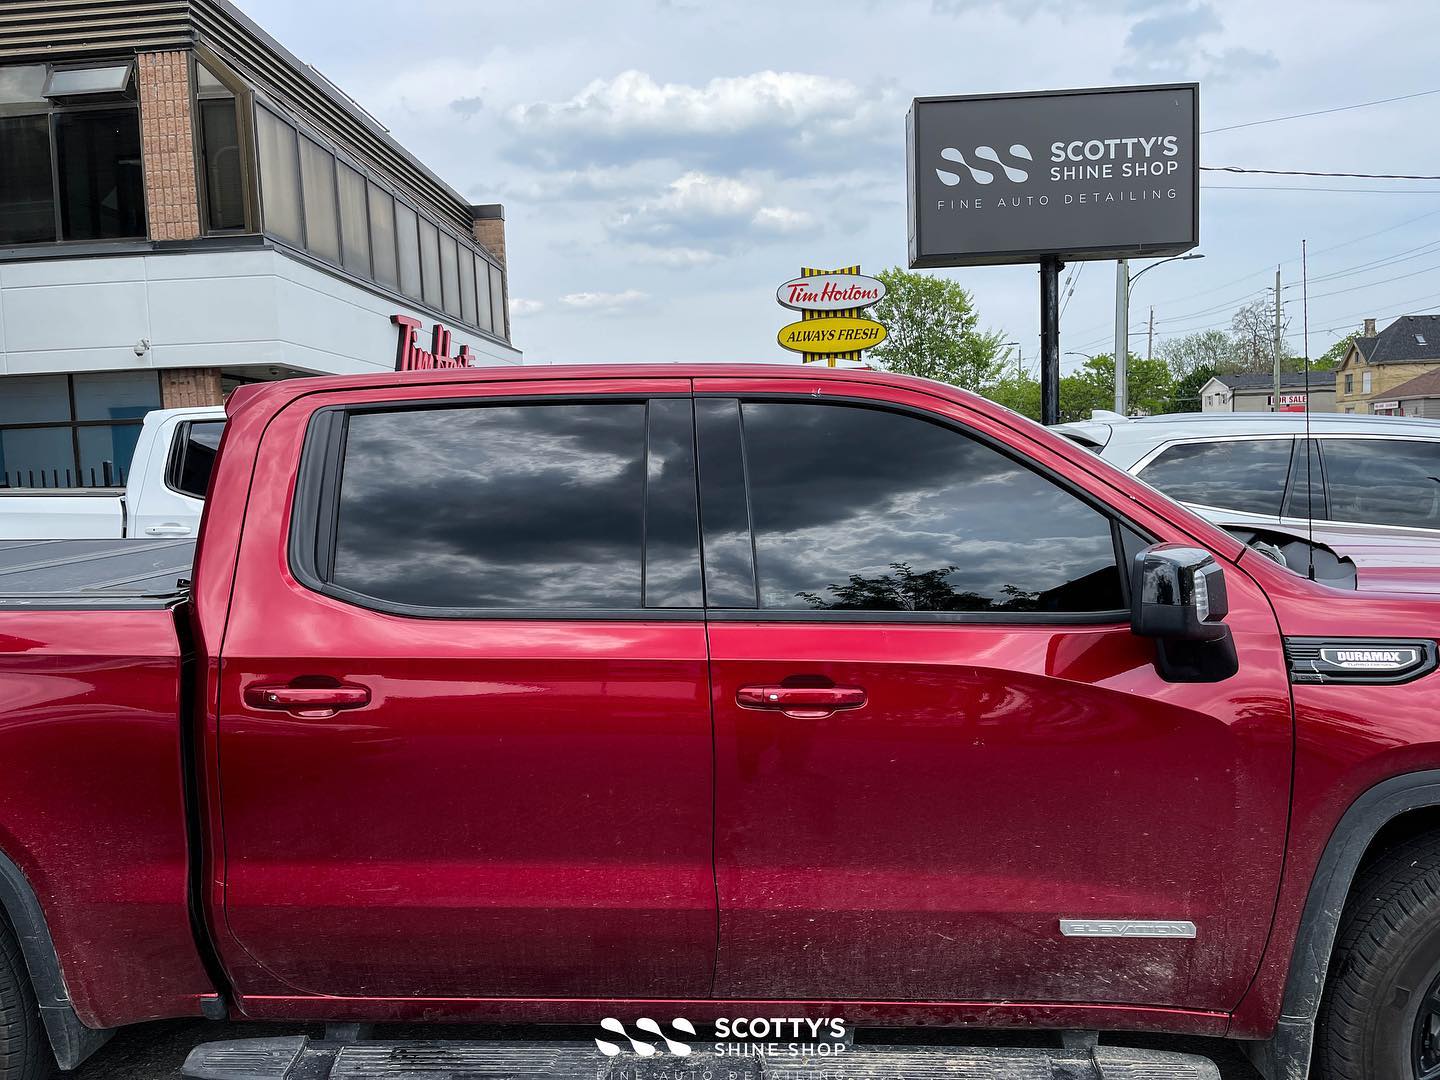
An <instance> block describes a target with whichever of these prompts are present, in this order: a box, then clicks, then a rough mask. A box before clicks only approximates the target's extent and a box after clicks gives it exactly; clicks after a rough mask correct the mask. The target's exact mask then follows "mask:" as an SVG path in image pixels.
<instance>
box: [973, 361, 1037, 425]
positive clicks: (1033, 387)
mask: <svg viewBox="0 0 1440 1080" xmlns="http://www.w3.org/2000/svg"><path fill="white" fill-rule="evenodd" d="M984 394H985V396H986V397H987V398H989V399H990V400H991V401H993V402H995V403H996V404H997V405H1004V406H1005V408H1007V409H1011V410H1013V411H1015V412H1017V413H1019V414H1020V415H1021V416H1028V417H1029V418H1030V419H1031V420H1036V421H1038V420H1039V419H1040V381H1039V380H1038V379H1032V378H1031V377H1030V376H1029V375H1026V374H1024V373H1013V372H1012V373H1011V374H1009V375H1006V376H1004V377H1003V378H1001V379H1000V380H999V381H998V382H996V383H994V384H993V385H992V386H990V387H989V388H988V389H987V390H985V391H984Z"/></svg>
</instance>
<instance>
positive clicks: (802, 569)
mask: <svg viewBox="0 0 1440 1080" xmlns="http://www.w3.org/2000/svg"><path fill="white" fill-rule="evenodd" d="M742 420H743V429H744V441H745V460H746V463H747V468H748V473H749V480H750V513H751V520H752V521H753V523H754V528H755V561H756V571H757V573H758V576H759V584H760V606H761V607H764V608H790V609H794V608H800V609H805V608H812V609H846V610H861V611H906V610H911V611H1005V612H1021V611H1040V612H1085V611H1109V610H1114V609H1117V608H1120V607H1123V606H1124V605H1123V601H1122V599H1121V591H1120V577H1119V573H1118V571H1117V568H1116V561H1115V547H1114V541H1113V538H1112V534H1111V528H1110V521H1109V519H1108V518H1106V517H1105V516H1104V515H1102V514H1101V513H1099V512H1098V511H1096V510H1094V509H1093V508H1091V507H1090V506H1088V505H1086V504H1085V503H1083V502H1081V501H1080V500H1079V499H1078V498H1076V497H1075V496H1074V495H1072V494H1070V493H1069V492H1068V491H1065V490H1064V489H1063V488H1060V487H1058V486H1057V485H1056V484H1054V483H1052V482H1051V481H1049V480H1047V479H1045V478H1044V477H1043V476H1040V475H1039V474H1038V473H1035V472H1032V471H1031V470H1030V469H1027V468H1026V467H1024V466H1023V465H1020V464H1018V463H1017V462H1015V461H1013V460H1011V459H1010V458H1008V457H1006V456H1005V455H1003V454H1001V453H1000V452H999V451H997V450H994V449H991V448H990V447H988V446H986V445H984V444H983V443H980V442H978V441H976V440H974V439H970V438H968V437H966V436H964V435H962V434H960V433H958V432H956V431H953V430H951V429H949V428H946V427H943V426H941V425H938V424H932V423H929V422H927V421H925V420H921V419H918V418H915V417H910V416H903V415H900V414H897V413H890V412H884V411H880V410H876V409H865V408H855V407H846V406H832V405H810V404H801V403H776V404H747V405H745V406H743V410H742ZM701 447H702V452H703V450H704V440H703V438H702V441H701ZM702 475H704V476H705V477H706V483H707V484H708V482H709V479H708V474H704V473H702ZM706 528H707V530H708V528H709V522H708V519H707V522H706ZM706 554H707V560H708V556H709V551H708V548H707V552H706ZM707 569H708V566H707Z"/></svg>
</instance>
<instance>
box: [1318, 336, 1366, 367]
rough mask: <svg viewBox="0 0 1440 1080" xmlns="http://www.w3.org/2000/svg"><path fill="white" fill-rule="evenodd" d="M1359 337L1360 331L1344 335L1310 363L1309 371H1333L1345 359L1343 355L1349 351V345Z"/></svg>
mask: <svg viewBox="0 0 1440 1080" xmlns="http://www.w3.org/2000/svg"><path fill="white" fill-rule="evenodd" d="M1359 336H1360V331H1359V330H1356V331H1354V332H1353V333H1349V334H1346V335H1345V336H1344V337H1342V338H1341V339H1340V340H1338V341H1337V342H1335V344H1333V345H1331V346H1330V348H1328V349H1326V350H1325V351H1324V352H1323V353H1321V354H1320V355H1319V356H1318V357H1316V358H1315V359H1314V360H1311V361H1310V370H1311V371H1334V370H1335V369H1336V368H1337V367H1339V366H1340V361H1341V360H1344V359H1345V354H1346V353H1347V352H1349V351H1350V345H1351V344H1352V343H1353V342H1354V341H1355V339H1356V338H1358V337H1359Z"/></svg>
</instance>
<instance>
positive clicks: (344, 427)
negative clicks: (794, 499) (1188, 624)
mask: <svg viewBox="0 0 1440 1080" xmlns="http://www.w3.org/2000/svg"><path fill="white" fill-rule="evenodd" d="M662 398H681V399H684V400H687V401H688V400H693V395H691V394H682V393H662V392H649V391H643V390H639V391H634V392H629V393H626V392H623V391H622V392H617V393H610V394H538V393H525V394H514V395H511V394H499V395H495V396H493V397H491V396H487V397H443V398H413V399H409V400H404V401H373V402H357V403H355V404H349V405H327V406H323V407H322V408H319V409H316V410H315V411H314V412H313V413H312V414H311V415H310V418H309V420H308V421H306V428H305V439H304V441H303V444H302V448H301V451H300V467H299V472H298V478H297V481H296V484H295V495H294V498H293V500H292V501H291V504H290V528H289V531H288V535H287V537H286V541H285V546H286V561H287V563H288V565H289V568H290V573H291V575H292V576H294V578H295V580H296V581H297V582H299V583H300V584H301V585H302V586H304V587H305V588H306V589H308V590H310V591H311V592H315V593H319V594H320V595H322V596H328V597H330V598H331V599H333V600H338V601H340V602H341V603H345V604H349V605H351V606H352V607H358V608H363V609H365V610H368V611H374V612H378V613H380V614H382V615H395V616H399V617H401V618H412V619H439V620H446V621H450V622H541V621H544V622H556V621H567V622H577V621H578V622H703V621H704V619H705V609H704V608H662V607H644V606H643V604H644V600H645V589H644V586H645V554H646V547H645V544H646V539H647V537H648V535H649V520H648V519H649V513H648V507H647V505H646V502H645V497H644V488H643V487H642V489H641V504H640V514H641V519H640V521H641V531H640V549H639V559H640V586H641V587H640V603H641V605H642V606H638V607H633V608H539V607H537V608H519V607H517V608H463V607H454V608H450V607H446V608H437V607H431V606H427V605H422V604H404V603H399V602H397V601H393V600H385V599H382V598H380V597H375V596H369V595H367V594H365V593H360V592H356V591H355V590H353V589H347V588H345V587H344V586H341V585H336V584H334V583H333V582H332V581H330V580H328V575H330V574H332V573H333V572H334V556H335V544H336V528H337V526H338V523H339V505H340V489H341V484H342V481H343V479H344V463H345V443H346V438H347V435H348V428H349V421H350V417H351V416H353V415H356V414H360V413H377V412H412V411H416V410H428V409H464V408H477V409H483V408H486V407H487V406H504V407H508V406H516V405H593V404H616V405H642V406H643V405H646V404H647V403H649V402H651V401H655V400H659V399H662ZM692 423H693V413H692ZM641 433H642V437H643V439H644V444H643V446H642V465H643V463H644V462H645V461H646V460H648V453H649V447H650V437H649V426H648V424H647V423H643V422H642V427H641ZM696 471H697V499H698V467H697V470H696ZM697 505H698V503H697ZM703 551H704V540H703V537H702V538H701V542H700V549H699V550H698V551H697V553H696V557H697V559H703ZM701 581H702V587H703V581H704V579H703V577H702V578H701ZM1127 617H1128V616H1127Z"/></svg>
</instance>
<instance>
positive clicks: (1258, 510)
mask: <svg viewBox="0 0 1440 1080" xmlns="http://www.w3.org/2000/svg"><path fill="white" fill-rule="evenodd" d="M1055 430H1056V431H1058V432H1059V433H1061V434H1063V435H1065V436H1067V437H1069V438H1071V439H1073V440H1074V441H1075V442H1078V443H1080V444H1081V445H1083V446H1087V447H1089V448H1090V449H1092V450H1094V451H1095V452H1096V453H1098V454H1099V455H1100V456H1101V457H1103V458H1105V459H1106V460H1107V461H1109V462H1111V463H1112V464H1114V465H1117V466H1119V467H1120V468H1122V469H1124V470H1126V471H1127V472H1130V473H1133V474H1134V475H1135V476H1137V477H1139V478H1140V479H1142V480H1144V481H1145V482H1146V483H1148V484H1150V485H1151V486H1152V487H1155V488H1158V489H1159V490H1160V491H1163V492H1165V494H1167V495H1169V496H1170V497H1171V498H1173V499H1177V500H1179V501H1180V502H1183V503H1185V504H1187V505H1188V506H1190V507H1191V508H1192V509H1193V510H1195V511H1197V512H1198V513H1200V514H1201V515H1203V516H1204V517H1206V518H1209V519H1210V520H1211V521H1214V522H1215V523H1216V524H1218V525H1222V526H1224V527H1225V528H1227V529H1230V530H1231V531H1232V532H1236V533H1237V534H1240V533H1243V532H1245V531H1246V530H1254V531H1255V532H1256V533H1257V534H1260V535H1261V536H1262V538H1263V535H1264V534H1267V533H1269V534H1273V533H1279V534H1281V535H1288V536H1297V537H1300V536H1310V535H1312V534H1313V536H1314V539H1316V540H1317V541H1319V542H1320V543H1322V544H1325V545H1327V546H1329V547H1331V548H1333V549H1335V550H1336V551H1338V552H1340V553H1342V554H1344V555H1346V556H1348V557H1350V558H1351V559H1353V560H1354V561H1355V563H1356V564H1357V565H1358V566H1360V567H1362V568H1363V567H1365V566H1366V565H1370V566H1372V567H1406V566H1415V567H1425V566H1428V567H1431V568H1436V567H1440V420H1417V419H1413V418H1410V417H1398V416H1352V415H1347V414H1339V413H1311V414H1310V416H1309V418H1308V423H1307V418H1306V416H1305V415H1304V414H1303V413H1301V414H1297V413H1184V414H1175V415H1168V416H1147V417H1141V418H1138V419H1130V420H1127V419H1126V418H1124V417H1122V416H1118V415H1116V414H1114V413H1095V414H1094V416H1093V418H1092V419H1091V420H1090V421H1088V422H1084V423H1078V424H1062V425H1060V426H1058V427H1057V428H1056V429H1055ZM1307 433H1308V441H1307ZM1307 446H1308V448H1309V449H1308V453H1307V449H1306V448H1307ZM1312 519H1313V523H1312ZM1363 576H1364V574H1363V569H1362V577H1363ZM1397 584H1404V582H1398V583H1397Z"/></svg>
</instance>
